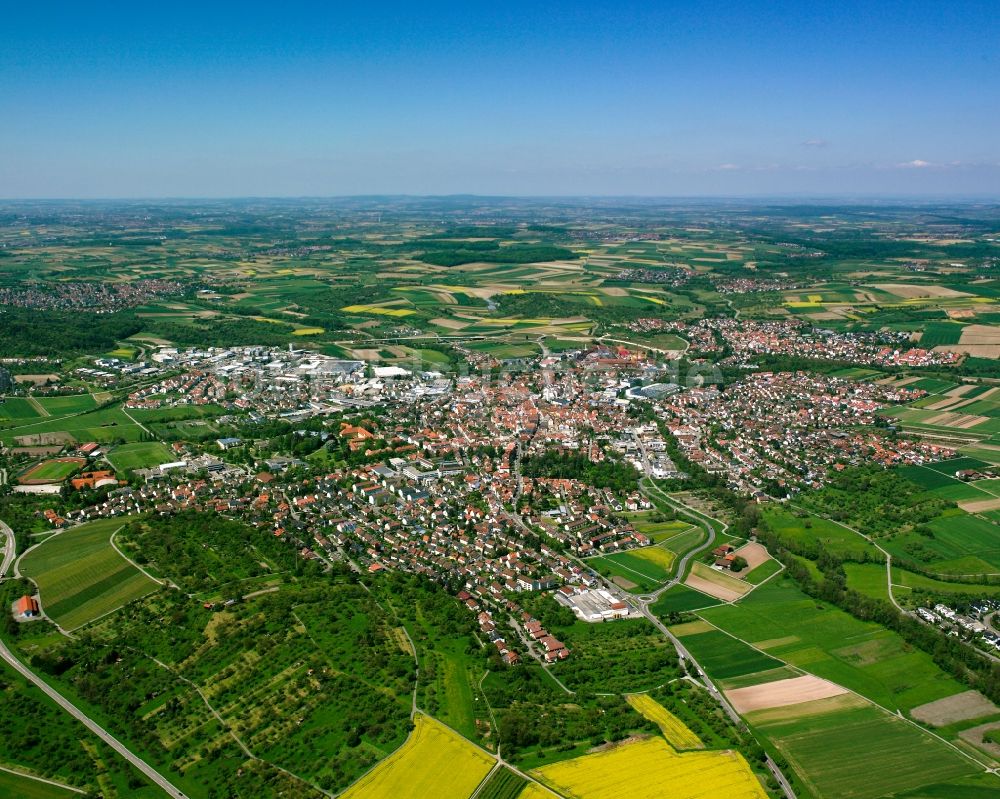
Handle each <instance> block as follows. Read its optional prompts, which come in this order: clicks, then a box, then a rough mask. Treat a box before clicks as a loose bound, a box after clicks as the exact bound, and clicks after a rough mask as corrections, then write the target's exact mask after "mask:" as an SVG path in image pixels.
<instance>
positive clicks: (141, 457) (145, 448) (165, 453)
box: [107, 441, 174, 474]
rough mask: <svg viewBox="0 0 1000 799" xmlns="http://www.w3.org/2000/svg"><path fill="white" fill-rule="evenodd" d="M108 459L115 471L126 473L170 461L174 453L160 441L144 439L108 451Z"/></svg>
mask: <svg viewBox="0 0 1000 799" xmlns="http://www.w3.org/2000/svg"><path fill="white" fill-rule="evenodd" d="M107 458H108V461H109V462H110V463H111V465H112V466H114V467H115V471H117V472H119V473H122V474H125V473H126V472H130V471H131V470H132V469H143V468H148V467H151V466H158V465H159V464H161V463H169V462H170V461H172V460H174V457H173V454H172V453H171V452H170V450H169V449H167V448H166V447H165V446H164V445H163V444H161V443H160V442H159V441H142V442H138V443H135V444H122V445H120V446H117V447H115V448H114V449H113V450H111V452H109V453H108V456H107Z"/></svg>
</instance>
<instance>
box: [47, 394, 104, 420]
mask: <svg viewBox="0 0 1000 799" xmlns="http://www.w3.org/2000/svg"><path fill="white" fill-rule="evenodd" d="M35 402H37V403H38V404H39V405H41V406H42V408H44V409H45V411H46V412H47V413H48V415H49V416H64V415H66V414H69V413H84V412H86V411H92V410H93V409H94V408H96V407H97V403H96V402H95V401H94V398H93V397H92V396H91V395H90V394H70V395H67V396H65V397H38V398H36V399H35Z"/></svg>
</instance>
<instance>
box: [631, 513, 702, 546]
mask: <svg viewBox="0 0 1000 799" xmlns="http://www.w3.org/2000/svg"><path fill="white" fill-rule="evenodd" d="M650 515H651V512H650V511H644V512H642V513H635V514H630V516H629V521H631V522H632V526H633V527H634V528H635V529H636V532H639V533H642V534H643V535H645V536H648V537H649V539H650V540H651V541H652V542H653V543H654V544H662V543H664V542H667V541H671V540H672V539H675V538H679V536H681V535H683V534H684V533H686V532H688V531H689V530H692V529H700V528H698V527H696V526H695V525H692V524H691V523H690V522H686V521H682V520H680V519H675V520H673V521H667V522H654V521H648V519H649V516H650Z"/></svg>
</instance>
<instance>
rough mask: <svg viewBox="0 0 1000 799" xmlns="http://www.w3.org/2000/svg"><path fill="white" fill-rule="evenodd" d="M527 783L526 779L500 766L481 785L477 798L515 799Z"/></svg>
mask: <svg viewBox="0 0 1000 799" xmlns="http://www.w3.org/2000/svg"><path fill="white" fill-rule="evenodd" d="M527 784H528V780H526V779H525V778H524V777H522V776H521V775H520V774H515V773H514V772H513V771H511V770H510V769H509V768H500V769H497V770H496V771H494V772H493V774H492V776H491V777H490V778H489V779H488V780H487V781H486V783H485V784H484V785H483V787H482V789H481V790H480V791H479V794H478V799H517V797H518V796H520V795H521V791H523V790H524V787H525V786H526V785H527Z"/></svg>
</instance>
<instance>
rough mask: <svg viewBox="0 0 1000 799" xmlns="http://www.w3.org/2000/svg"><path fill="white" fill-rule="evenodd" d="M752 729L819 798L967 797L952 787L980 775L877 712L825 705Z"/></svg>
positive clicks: (761, 717) (762, 718)
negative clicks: (953, 782) (929, 791)
mask: <svg viewBox="0 0 1000 799" xmlns="http://www.w3.org/2000/svg"><path fill="white" fill-rule="evenodd" d="M822 710H826V712H812V713H810V712H809V711H822ZM782 711H785V712H782ZM796 711H798V715H797V714H796ZM748 721H749V722H750V724H751V725H752V726H753V727H754V728H755V729H757V730H758V731H760V732H762V733H763V734H764V735H765V736H766V737H767V738H769V739H770V740H771V741H772V742H773V743H774V744H775V745H776V746H777V747H778V749H779V750H780V751H781V753H782V754H783V755H784V756H785V757H786V758H787V760H788V761H789V763H791V764H792V765H793V766H794V768H795V771H796V773H797V774H798V775H799V777H800V779H802V780H803V782H805V783H806V785H807V787H808V788H809V789H810V790H811V791H812V792H813V793H815V795H816V796H818V797H830V799H839V797H848V796H849V797H854V798H855V799H877V797H886V796H903V795H905V796H923V795H925V794H923V793H920V792H919V789H921V788H926V787H928V786H934V788H935V789H937V790H943V792H942V793H939V794H936V795H939V796H941V797H960V796H962V794H961V793H957V792H956V791H955V788H954V787H953V786H951V785H948V783H949V781H951V780H955V779H958V778H962V777H967V776H972V775H974V774H976V773H977V772H980V771H981V769H979V768H977V767H976V766H975V765H974V764H973V763H972V762H971V761H969V760H967V759H965V758H963V757H961V756H960V755H959V754H957V753H956V752H955V750H954V749H952V748H951V747H949V746H948V745H947V744H945V743H944V742H942V741H939V740H937V739H936V738H933V737H931V736H930V735H927V734H926V733H924V732H922V731H921V730H920V729H919V728H918V727H915V726H913V725H911V724H909V723H908V722H906V721H904V720H902V719H900V718H897V717H895V716H893V715H891V714H888V713H886V712H885V711H883V710H880V709H879V708H876V707H873V706H872V705H861V706H854V707H838V703H837V702H836V701H833V702H830V701H826V700H819V701H815V702H809V703H806V704H805V705H797V706H792V707H791V708H787V709H779V710H778V711H766V710H765V711H757V712H753V713H750V714H748ZM862 774H863V775H864V778H863V779H859V776H860V775H862ZM993 780H994V783H993V785H994V787H993V790H1000V780H998V779H996V778H995V777H994V778H993ZM910 791H914V793H913V794H911V793H909V792H910ZM927 795H935V794H927ZM984 796H985V795H984Z"/></svg>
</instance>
